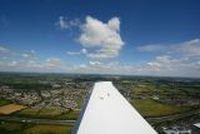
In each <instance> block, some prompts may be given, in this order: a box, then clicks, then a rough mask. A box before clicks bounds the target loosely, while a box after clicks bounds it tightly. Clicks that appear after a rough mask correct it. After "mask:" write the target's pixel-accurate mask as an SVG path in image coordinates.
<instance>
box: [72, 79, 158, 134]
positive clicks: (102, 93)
mask: <svg viewBox="0 0 200 134" xmlns="http://www.w3.org/2000/svg"><path fill="white" fill-rule="evenodd" d="M73 133H74V134H157V132H156V131H155V130H154V129H153V128H152V127H151V126H150V125H149V124H148V123H147V122H146V121H145V119H144V118H143V117H142V116H141V115H140V114H139V113H138V112H137V111H136V109H135V108H134V107H132V105H131V104H130V103H129V102H128V101H127V100H126V99H125V98H124V97H123V96H122V95H121V94H120V93H119V91H118V90H117V89H116V88H115V87H114V86H113V84H112V82H96V83H95V85H94V88H93V91H92V93H91V95H90V97H89V99H88V102H87V104H86V106H85V108H84V109H83V111H82V114H81V115H80V117H79V120H78V124H77V126H76V128H75V131H74V132H73Z"/></svg>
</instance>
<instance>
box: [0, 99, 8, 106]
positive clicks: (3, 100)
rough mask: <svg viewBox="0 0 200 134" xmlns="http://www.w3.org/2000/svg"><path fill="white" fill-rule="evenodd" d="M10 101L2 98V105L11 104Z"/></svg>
mask: <svg viewBox="0 0 200 134" xmlns="http://www.w3.org/2000/svg"><path fill="white" fill-rule="evenodd" d="M9 103H10V101H8V100H5V99H2V98H0V106H2V105H6V104H9Z"/></svg>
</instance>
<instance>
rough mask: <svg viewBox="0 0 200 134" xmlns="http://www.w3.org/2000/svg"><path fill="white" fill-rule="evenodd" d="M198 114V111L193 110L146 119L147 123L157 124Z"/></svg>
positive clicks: (199, 112) (199, 111)
mask: <svg viewBox="0 0 200 134" xmlns="http://www.w3.org/2000/svg"><path fill="white" fill-rule="evenodd" d="M196 114H200V110H199V109H197V110H193V111H188V112H184V113H180V114H174V115H168V116H162V117H152V118H146V120H147V121H149V122H153V123H159V122H163V121H171V120H176V119H182V118H185V117H189V116H192V115H196Z"/></svg>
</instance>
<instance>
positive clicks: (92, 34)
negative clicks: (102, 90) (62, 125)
mask: <svg viewBox="0 0 200 134" xmlns="http://www.w3.org/2000/svg"><path fill="white" fill-rule="evenodd" d="M199 14H200V1H198V0H182V1H180V0H163V1H160V0H151V1H148V0H137V1H134V0H132V1H128V0H123V1H122V0H119V1H114V0H113V1H111V0H99V1H97V0H91V1H89V0H86V1H80V0H59V1H56V0H31V1H30V0H29V1H26V0H18V1H15V0H1V1H0V56H1V60H0V71H20V72H21V71H25V72H70V73H71V72H72V73H73V72H75V73H102V74H105V73H106V74H107V73H109V74H135V75H159V76H189V77H199V76H200V37H199V36H200V17H199Z"/></svg>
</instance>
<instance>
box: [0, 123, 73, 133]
mask: <svg viewBox="0 0 200 134" xmlns="http://www.w3.org/2000/svg"><path fill="white" fill-rule="evenodd" d="M72 127H73V126H64V125H34V124H25V123H15V122H4V123H2V122H1V125H0V133H1V134H70V132H71V129H72Z"/></svg>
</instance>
